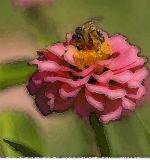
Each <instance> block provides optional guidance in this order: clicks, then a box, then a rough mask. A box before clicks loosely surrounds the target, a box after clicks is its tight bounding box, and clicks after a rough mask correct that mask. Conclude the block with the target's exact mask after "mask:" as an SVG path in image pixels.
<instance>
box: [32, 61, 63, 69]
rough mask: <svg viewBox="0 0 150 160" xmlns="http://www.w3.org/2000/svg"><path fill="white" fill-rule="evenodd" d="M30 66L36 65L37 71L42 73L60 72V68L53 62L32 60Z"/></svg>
mask: <svg viewBox="0 0 150 160" xmlns="http://www.w3.org/2000/svg"><path fill="white" fill-rule="evenodd" d="M32 64H37V65H38V70H39V71H40V72H43V71H49V72H57V71H58V70H60V68H61V66H60V65H59V64H57V63H56V62H54V61H49V60H48V61H39V60H37V59H36V60H34V61H33V62H32Z"/></svg>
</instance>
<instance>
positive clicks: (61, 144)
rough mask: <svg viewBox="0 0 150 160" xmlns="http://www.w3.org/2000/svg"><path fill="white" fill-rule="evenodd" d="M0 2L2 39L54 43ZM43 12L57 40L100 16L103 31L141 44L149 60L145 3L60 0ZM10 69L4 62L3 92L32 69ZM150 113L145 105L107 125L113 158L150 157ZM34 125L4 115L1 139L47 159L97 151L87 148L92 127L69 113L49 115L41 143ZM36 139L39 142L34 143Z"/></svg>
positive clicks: (2, 150)
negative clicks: (12, 38)
mask: <svg viewBox="0 0 150 160" xmlns="http://www.w3.org/2000/svg"><path fill="white" fill-rule="evenodd" d="M0 3H1V6H2V7H1V9H0V34H1V35H4V36H7V37H8V38H9V37H11V36H12V35H15V34H21V35H22V36H23V35H28V37H29V38H31V39H34V41H35V42H36V43H38V44H39V46H40V47H41V46H42V47H43V46H45V45H48V44H49V43H50V42H51V40H53V39H55V40H56V41H57V37H55V34H51V31H50V33H49V37H50V40H49V41H48V39H47V38H46V39H42V38H43V37H44V36H42V34H43V33H39V29H38V28H37V27H35V25H33V24H31V23H30V21H29V20H28V18H27V17H26V16H27V14H24V12H23V11H22V12H20V11H19V10H17V9H15V8H14V7H13V6H12V5H11V3H10V1H9V0H1V2H0ZM42 12H43V14H45V15H46V16H47V17H48V18H49V21H51V20H52V22H53V23H55V25H56V26H57V32H58V33H59V36H60V39H58V41H60V40H63V39H64V38H65V34H66V32H70V31H73V29H74V28H75V27H76V26H78V25H82V24H83V22H84V21H86V20H88V19H89V18H92V17H95V16H99V15H100V16H103V17H104V20H103V21H102V22H100V23H99V24H100V26H101V27H102V28H103V29H104V30H106V31H108V32H109V33H110V34H115V33H121V34H123V35H126V36H127V37H128V39H129V41H130V42H132V43H133V44H136V45H137V46H140V48H141V50H142V55H145V56H147V57H148V58H150V45H149V41H150V31H149V28H150V20H149V12H150V1H149V0H126V1H121V0H115V1H114V0H76V1H74V0H58V1H57V2H56V4H54V5H53V6H52V7H46V8H43V9H42ZM40 47H39V48H40ZM0 54H2V53H0ZM8 66H9V67H7V65H4V64H3V65H1V66H0V87H1V88H4V87H7V86H8V85H14V84H18V83H20V84H21V83H25V82H26V80H27V79H28V77H30V74H31V73H32V72H33V71H34V69H33V68H32V69H30V67H28V66H27V64H25V63H24V62H23V63H22V62H20V63H19V64H18V67H16V64H15V65H14V64H10V65H8ZM148 66H150V63H148ZM5 83H6V84H5ZM149 115H150V107H149V102H147V103H146V104H142V105H140V106H139V108H138V109H137V110H136V112H134V113H131V114H130V115H129V116H127V117H125V118H124V119H122V120H120V121H115V122H112V123H110V124H108V125H106V130H107V136H108V140H109V145H110V148H111V151H112V156H140V157H141V156H150V119H149ZM17 118H18V119H17ZM32 123H33V122H32V121H31V120H29V119H28V118H27V119H26V118H25V117H24V115H23V116H22V115H21V116H19V117H18V114H17V116H16V113H15V114H12V113H6V114H4V115H2V116H0V125H1V126H2V127H1V126H0V134H1V136H3V138H9V139H12V140H16V141H18V142H20V143H24V144H26V145H31V146H30V147H32V148H33V149H35V150H37V151H39V152H41V153H44V155H47V156H92V155H95V152H96V153H97V149H96V151H95V150H94V151H93V150H92V149H91V146H94V145H95V144H96V143H95V139H94V136H93V133H90V132H91V128H90V127H88V126H86V127H85V125H83V123H82V122H81V121H80V120H79V119H77V118H74V115H73V114H72V113H71V112H69V113H64V114H63V115H62V114H58V115H53V116H50V117H49V124H47V125H46V126H44V129H43V130H45V129H46V131H44V132H45V134H43V133H42V134H40V135H42V137H44V138H46V140H40V138H39V137H38V136H37V134H36V132H35V126H36V125H32ZM28 127H29V128H30V129H29V128H28ZM38 131H41V130H40V129H38ZM30 133H31V135H30ZM29 135H30V136H31V137H30V136H29ZM37 137H38V138H37ZM34 138H35V139H39V140H37V142H35V139H34ZM41 141H42V142H41ZM36 143H38V144H36ZM41 143H45V144H46V147H45V148H46V149H49V152H48V151H46V149H44V150H45V152H46V153H45V152H43V150H42V149H41V148H40V147H42V146H43V144H41ZM0 144H1V145H0V155H1V156H5V155H7V156H20V155H18V154H17V153H16V152H14V151H12V150H11V149H10V148H9V147H8V146H6V145H5V144H2V143H0ZM35 144H36V145H35Z"/></svg>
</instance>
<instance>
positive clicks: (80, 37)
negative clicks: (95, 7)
mask: <svg viewBox="0 0 150 160" xmlns="http://www.w3.org/2000/svg"><path fill="white" fill-rule="evenodd" d="M99 20H102V17H94V18H92V19H90V20H89V21H87V22H85V23H84V24H83V25H82V26H81V27H76V29H75V33H74V34H73V36H72V39H73V44H74V45H75V46H76V47H77V48H78V49H79V50H81V49H95V50H96V49H98V48H99V47H100V46H101V44H102V42H103V41H104V37H103V34H102V31H101V30H100V29H98V28H97V26H96V24H95V23H96V21H99Z"/></svg>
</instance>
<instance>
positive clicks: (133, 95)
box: [127, 86, 145, 99]
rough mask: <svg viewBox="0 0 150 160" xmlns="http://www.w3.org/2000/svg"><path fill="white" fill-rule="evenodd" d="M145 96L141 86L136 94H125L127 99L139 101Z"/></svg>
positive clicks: (143, 88)
mask: <svg viewBox="0 0 150 160" xmlns="http://www.w3.org/2000/svg"><path fill="white" fill-rule="evenodd" d="M144 94H145V87H144V86H141V87H140V88H139V89H138V90H137V93H136V94H127V96H128V97H131V98H134V99H140V98H141V97H142V96H144Z"/></svg>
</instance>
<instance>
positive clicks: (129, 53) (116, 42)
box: [108, 35, 139, 70]
mask: <svg viewBox="0 0 150 160" xmlns="http://www.w3.org/2000/svg"><path fill="white" fill-rule="evenodd" d="M109 44H110V46H111V49H112V51H113V53H119V55H118V56H117V57H116V58H113V60H112V61H111V63H110V64H109V65H108V68H109V69H111V70H118V69H121V68H124V67H126V66H128V65H130V64H132V63H134V62H136V60H137V58H138V56H137V54H138V52H139V50H138V49H137V48H136V47H135V46H133V45H130V44H129V43H128V42H127V41H126V38H125V37H123V36H121V35H116V36H112V37H111V38H110V39H109Z"/></svg>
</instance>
